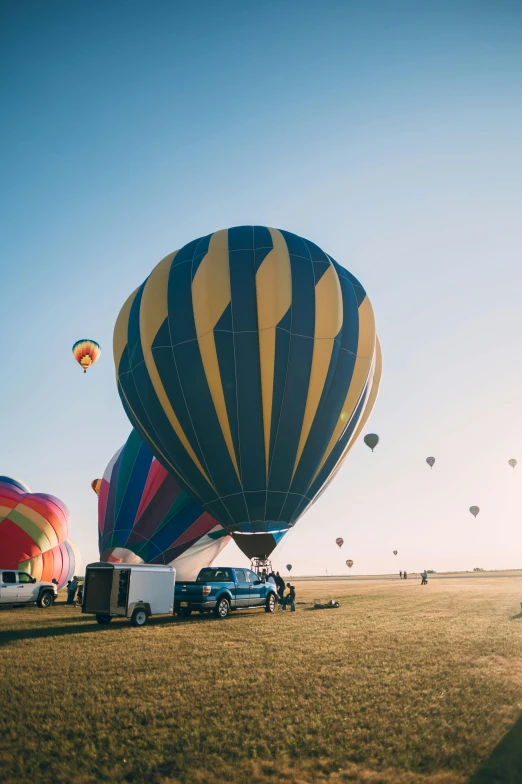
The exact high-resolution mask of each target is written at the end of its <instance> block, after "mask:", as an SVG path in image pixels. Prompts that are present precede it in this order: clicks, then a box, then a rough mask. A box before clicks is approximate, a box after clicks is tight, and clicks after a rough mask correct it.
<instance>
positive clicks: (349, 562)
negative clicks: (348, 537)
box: [346, 560, 353, 569]
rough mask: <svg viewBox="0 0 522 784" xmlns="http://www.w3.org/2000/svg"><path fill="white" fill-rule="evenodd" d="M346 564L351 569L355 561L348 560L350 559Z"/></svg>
mask: <svg viewBox="0 0 522 784" xmlns="http://www.w3.org/2000/svg"><path fill="white" fill-rule="evenodd" d="M346 566H347V567H348V568H349V569H351V568H352V566H353V561H352V560H348V561H346Z"/></svg>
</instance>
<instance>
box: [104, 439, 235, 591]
mask: <svg viewBox="0 0 522 784" xmlns="http://www.w3.org/2000/svg"><path fill="white" fill-rule="evenodd" d="M98 535H99V551H100V560H102V561H112V562H120V563H150V564H173V565H174V566H175V567H176V572H177V575H178V578H179V579H182V580H190V579H192V578H193V579H195V578H196V576H197V574H198V572H199V570H200V569H202V568H203V567H206V566H210V564H211V563H212V561H213V560H214V558H216V556H217V555H218V554H219V553H220V552H221V550H222V549H223V548H224V547H225V545H226V544H227V543H228V542H229V541H230V537H229V536H227V535H226V531H225V530H224V529H223V528H222V527H221V526H220V525H219V524H218V523H217V522H216V520H214V518H213V517H211V516H210V515H209V514H208V512H206V511H205V510H204V509H202V508H201V506H199V504H197V503H196V502H195V501H194V500H193V499H192V498H191V497H190V496H189V494H188V493H187V492H186V491H185V490H183V489H182V487H181V485H180V484H179V482H177V481H176V479H174V477H173V476H172V475H171V474H169V473H168V471H166V470H165V468H163V466H162V465H161V463H159V462H158V461H157V460H156V459H155V458H154V457H153V456H152V454H151V452H150V451H149V449H148V448H147V447H146V446H145V444H144V443H143V442H142V441H141V439H140V437H139V436H138V434H137V433H136V431H135V430H133V431H132V432H131V434H130V436H129V438H128V439H127V441H126V442H125V444H124V446H123V447H122V448H121V449H120V450H119V451H118V452H117V453H116V454H115V455H114V457H113V458H112V460H111V461H110V463H109V465H108V466H107V468H106V469H105V472H104V475H103V479H102V480H101V487H100V494H99V497H98Z"/></svg>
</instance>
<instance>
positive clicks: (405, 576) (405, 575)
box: [404, 570, 408, 580]
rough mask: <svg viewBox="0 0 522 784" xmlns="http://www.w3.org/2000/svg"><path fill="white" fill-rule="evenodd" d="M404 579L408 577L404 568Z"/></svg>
mask: <svg viewBox="0 0 522 784" xmlns="http://www.w3.org/2000/svg"><path fill="white" fill-rule="evenodd" d="M404 579H405V580H407V579H408V572H407V571H406V570H404Z"/></svg>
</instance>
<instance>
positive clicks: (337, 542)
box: [335, 536, 344, 547]
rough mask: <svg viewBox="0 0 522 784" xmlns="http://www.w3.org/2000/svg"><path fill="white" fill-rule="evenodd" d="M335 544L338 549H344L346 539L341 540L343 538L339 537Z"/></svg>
mask: <svg viewBox="0 0 522 784" xmlns="http://www.w3.org/2000/svg"><path fill="white" fill-rule="evenodd" d="M335 544H336V545H337V547H342V546H343V544H344V539H341V537H340V536H339V537H338V538H337V539H336V540H335Z"/></svg>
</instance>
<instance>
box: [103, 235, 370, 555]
mask: <svg viewBox="0 0 522 784" xmlns="http://www.w3.org/2000/svg"><path fill="white" fill-rule="evenodd" d="M114 359H115V365H116V373H117V379H118V390H119V394H120V397H121V400H122V403H123V406H124V408H125V411H126V413H127V415H128V417H129V419H130V421H131V422H132V424H133V426H134V427H135V428H136V430H137V431H138V433H139V435H140V437H141V438H142V440H143V441H144V442H145V443H146V445H147V446H148V447H149V449H150V450H151V452H152V453H153V454H154V455H155V456H156V458H157V459H158V460H159V461H160V462H161V463H162V465H163V466H164V467H165V468H166V469H167V470H168V471H169V472H171V474H172V475H173V476H175V477H176V479H177V480H179V481H180V483H181V484H182V485H183V487H184V488H185V490H186V491H187V492H189V493H190V494H191V495H192V497H193V498H194V500H195V501H197V503H199V504H201V505H202V506H203V507H204V508H205V509H206V511H207V512H208V513H209V514H210V515H212V516H213V517H214V518H215V519H216V520H217V521H218V522H219V523H220V524H221V525H222V526H223V527H224V528H225V529H226V530H227V531H229V532H230V533H234V534H250V535H252V534H254V535H258V534H262V535H266V534H272V535H274V536H275V535H276V534H279V533H281V532H284V531H286V530H288V529H289V528H291V527H292V526H293V525H294V524H295V523H296V522H297V520H299V518H300V517H301V515H302V514H303V513H304V512H305V510H306V509H307V508H308V506H309V505H310V504H311V503H312V502H313V500H314V499H315V498H316V496H317V495H318V494H319V492H320V491H321V489H322V488H323V487H324V486H325V485H326V483H327V482H328V481H329V479H331V477H332V476H333V475H334V474H335V472H336V470H337V469H338V467H339V465H340V464H341V463H342V461H343V460H344V458H345V457H346V454H347V452H348V450H349V449H350V447H351V445H352V443H353V441H354V440H355V438H356V437H357V436H358V434H359V431H360V429H361V427H363V426H364V423H365V422H366V419H367V418H368V416H369V413H370V410H371V408H372V407H373V404H374V402H375V397H376V394H377V389H378V386H379V381H380V376H381V355H380V349H379V345H378V340H377V337H376V332H375V321H374V316H373V310H372V307H371V304H370V301H369V299H368V296H367V295H366V292H365V291H364V289H363V287H362V286H361V284H360V283H359V282H358V281H357V280H356V279H355V278H354V277H353V276H352V275H351V274H350V273H349V272H348V271H347V270H345V269H344V268H343V267H341V266H340V265H339V264H338V263H337V262H336V261H334V260H333V259H331V257H330V256H328V255H327V254H326V253H324V251H322V250H321V249H320V248H318V247H317V245H314V243H312V242H309V241H308V240H305V239H303V238H301V237H298V236H296V235H295V234H290V233H289V232H286V231H279V230H277V229H271V228H267V227H264V226H240V227H236V228H232V229H228V230H224V231H218V232H215V233H214V234H210V235H208V236H206V237H201V238H199V239H197V240H194V241H193V242H190V243H189V244H188V245H186V246H185V247H183V248H182V249H181V250H179V251H177V252H175V253H173V254H170V256H167V257H166V258H165V259H163V261H161V262H160V264H158V265H157V266H156V267H155V269H154V270H153V271H152V273H151V274H150V275H149V277H148V278H147V279H146V281H145V282H144V283H143V284H142V285H141V286H140V287H139V288H138V289H137V290H136V291H135V292H134V294H132V295H131V297H130V298H129V299H128V300H127V302H126V303H125V305H124V306H123V308H122V310H121V312H120V315H119V317H118V320H117V323H116V327H115V331H114ZM263 542H264V540H260V545H259V547H258V546H257V545H255V542H254V546H253V547H252V550H251V551H252V552H254V551H255V550H258V553H257V554H258V555H259V556H263V555H264V553H265V551H266V546H265V544H264V543H263Z"/></svg>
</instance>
